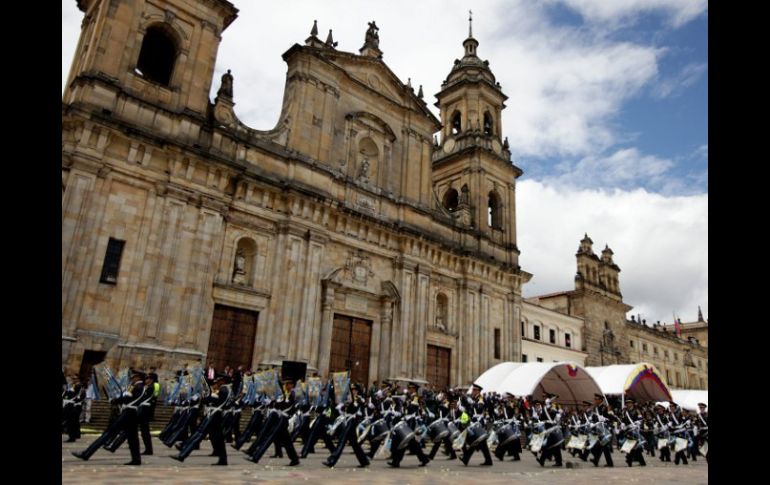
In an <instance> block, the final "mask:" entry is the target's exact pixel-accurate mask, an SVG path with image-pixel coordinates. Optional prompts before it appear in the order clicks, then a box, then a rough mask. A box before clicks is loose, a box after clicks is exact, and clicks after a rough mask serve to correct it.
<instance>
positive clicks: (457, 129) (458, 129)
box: [452, 111, 462, 135]
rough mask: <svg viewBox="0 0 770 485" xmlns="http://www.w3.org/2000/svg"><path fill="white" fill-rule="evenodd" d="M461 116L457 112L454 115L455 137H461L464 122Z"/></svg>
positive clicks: (453, 129)
mask: <svg viewBox="0 0 770 485" xmlns="http://www.w3.org/2000/svg"><path fill="white" fill-rule="evenodd" d="M461 118H462V117H461V116H460V112H459V111H455V112H454V114H453V115H452V134H453V135H459V134H460V132H461V131H462V122H461Z"/></svg>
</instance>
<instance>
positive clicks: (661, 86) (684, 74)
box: [652, 62, 708, 99]
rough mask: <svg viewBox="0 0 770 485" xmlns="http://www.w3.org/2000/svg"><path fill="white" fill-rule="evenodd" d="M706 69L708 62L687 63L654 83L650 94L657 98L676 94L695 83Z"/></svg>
mask: <svg viewBox="0 0 770 485" xmlns="http://www.w3.org/2000/svg"><path fill="white" fill-rule="evenodd" d="M706 71H708V64H705V63H700V62H693V63H690V64H687V65H686V66H685V67H684V68H682V70H681V71H680V72H679V73H677V74H676V75H675V76H672V77H669V78H666V79H662V80H660V81H659V82H658V83H657V84H655V85H654V87H653V90H652V94H653V96H654V97H655V98H658V99H662V98H667V97H670V96H677V95H679V94H681V93H682V91H684V90H685V89H687V88H688V87H690V86H692V85H693V84H695V83H696V82H697V81H698V79H700V77H701V76H702V75H703V74H704V73H705V72H706Z"/></svg>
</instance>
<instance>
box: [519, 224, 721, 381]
mask: <svg viewBox="0 0 770 485" xmlns="http://www.w3.org/2000/svg"><path fill="white" fill-rule="evenodd" d="M612 256H613V252H612V250H611V249H610V248H609V247H605V249H604V250H603V251H602V257H601V258H599V257H597V256H596V255H595V254H594V253H593V241H591V238H589V237H588V235H586V236H585V237H584V238H583V240H582V241H581V242H580V247H579V248H578V251H577V254H576V258H577V273H576V275H575V289H574V290H572V291H565V292H561V293H553V294H548V295H541V296H536V297H532V298H527V301H526V302H525V305H527V304H528V303H532V304H534V305H537V306H539V307H544V308H548V309H550V310H552V311H555V312H559V313H562V314H565V315H572V316H575V317H578V318H580V319H582V321H583V332H582V335H583V339H582V347H581V350H583V352H586V353H587V358H586V360H585V365H587V366H605V365H613V364H631V363H639V362H650V363H652V364H653V365H655V366H656V367H658V369H659V370H660V371H661V373H662V374H663V375H664V376H666V380H667V384H668V385H669V386H670V387H671V388H675V389H676V388H684V389H708V349H707V348H706V346H705V345H704V344H701V343H700V342H699V341H697V340H694V338H688V336H687V335H685V332H686V330H684V328H685V326H686V328H687V329H688V330H687V331H690V332H696V331H698V332H701V333H700V335H704V334H705V335H704V336H705V339H704V341H706V342H707V337H708V323H707V322H705V321H703V322H695V323H692V324H683V331H682V337H681V338H680V337H677V336H676V335H675V334H674V330H673V325H671V326H669V327H671V328H669V327H666V326H664V325H660V326H657V325H656V326H654V327H650V326H647V325H646V324H642V323H640V322H637V321H636V320H635V318H633V317H632V320H627V319H626V314H627V313H628V312H629V311H630V310H631V309H632V308H633V307H632V306H630V305H627V304H626V303H624V302H623V296H622V294H621V293H620V283H619V278H618V273H620V268H619V267H618V266H617V265H616V264H615V263H614V262H613V260H612ZM527 311H528V307H527V306H525V307H524V314H525V315H526V314H527ZM699 319H700V320H703V318H702V315H700V316H699ZM530 326H531V325H530ZM546 337H547V336H546ZM546 337H542V336H541V338H546ZM523 346H526V344H523Z"/></svg>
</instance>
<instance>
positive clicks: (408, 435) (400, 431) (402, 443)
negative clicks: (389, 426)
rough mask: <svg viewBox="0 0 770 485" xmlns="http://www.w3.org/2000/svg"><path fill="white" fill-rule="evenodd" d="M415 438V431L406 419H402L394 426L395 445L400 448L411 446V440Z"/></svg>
mask: <svg viewBox="0 0 770 485" xmlns="http://www.w3.org/2000/svg"><path fill="white" fill-rule="evenodd" d="M413 439H414V431H412V428H410V427H409V424H408V423H407V422H406V421H401V422H400V423H398V424H397V425H395V426H394V427H393V445H392V446H395V447H396V448H398V449H399V450H403V449H404V448H406V447H407V446H409V442H410V441H411V440H413Z"/></svg>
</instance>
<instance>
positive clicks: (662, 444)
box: [656, 437, 668, 450]
mask: <svg viewBox="0 0 770 485" xmlns="http://www.w3.org/2000/svg"><path fill="white" fill-rule="evenodd" d="M667 446H668V438H665V437H659V438H658V445H657V446H656V448H657V449H659V450H662V449H663V448H665V447H667Z"/></svg>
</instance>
